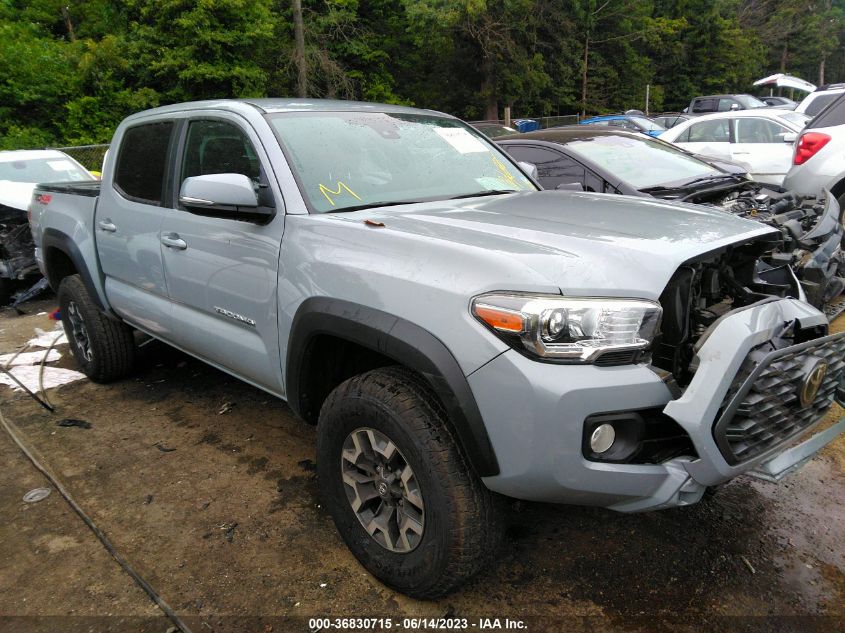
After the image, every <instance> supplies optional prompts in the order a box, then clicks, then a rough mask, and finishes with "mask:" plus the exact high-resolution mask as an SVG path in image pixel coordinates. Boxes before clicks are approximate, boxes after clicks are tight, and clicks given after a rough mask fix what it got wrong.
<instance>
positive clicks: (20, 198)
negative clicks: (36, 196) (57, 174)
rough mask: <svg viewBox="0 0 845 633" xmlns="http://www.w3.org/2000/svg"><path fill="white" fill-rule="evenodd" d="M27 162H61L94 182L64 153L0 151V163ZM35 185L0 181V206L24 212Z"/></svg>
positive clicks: (32, 183) (45, 150)
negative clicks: (76, 169)
mask: <svg viewBox="0 0 845 633" xmlns="http://www.w3.org/2000/svg"><path fill="white" fill-rule="evenodd" d="M28 160H57V161H62V162H64V163H65V164H66V165H67V164H70V165H72V166H73V167H75V168H78V170H79V171H80V172H81V173H84V174H86V175H87V176H88V178H89V179H91V180H94V176H93V175H91V172H89V171H88V170H87V169H85V167H83V166H82V165H80V164H79V162H77V161H76V160H74V159H73V158H72V157H71V156H68V155H67V154H65V153H64V152H60V151H59V150H55V149H22V150H18V149H16V150H8V151H5V152H3V151H0V163H11V162H15V161H28ZM56 179H60V178H56ZM54 180H55V179H54ZM35 185H36V183H34V182H17V181H11V180H2V179H0V205H3V206H6V207H11V208H13V209H19V210H21V211H25V210H26V208H27V207H28V206H29V202H30V199H31V198H32V191H33V190H34V189H35Z"/></svg>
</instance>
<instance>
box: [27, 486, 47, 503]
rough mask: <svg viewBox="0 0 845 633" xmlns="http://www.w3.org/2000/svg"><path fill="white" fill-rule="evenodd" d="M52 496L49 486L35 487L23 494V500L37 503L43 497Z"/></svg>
mask: <svg viewBox="0 0 845 633" xmlns="http://www.w3.org/2000/svg"><path fill="white" fill-rule="evenodd" d="M49 496H50V489H49V488H33V489H32V490H30V491H29V492H27V493H26V494H25V495H24V496H23V500H24V501H26V502H27V503H37V502H38V501H41V500H42V499H46V498H47V497H49Z"/></svg>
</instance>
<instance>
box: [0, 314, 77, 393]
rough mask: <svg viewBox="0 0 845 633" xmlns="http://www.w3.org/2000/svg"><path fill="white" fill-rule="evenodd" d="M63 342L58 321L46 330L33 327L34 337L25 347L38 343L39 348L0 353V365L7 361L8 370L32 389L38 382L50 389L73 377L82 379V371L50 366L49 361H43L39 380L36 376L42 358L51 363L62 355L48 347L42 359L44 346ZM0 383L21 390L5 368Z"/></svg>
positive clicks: (39, 369)
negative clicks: (0, 354)
mask: <svg viewBox="0 0 845 633" xmlns="http://www.w3.org/2000/svg"><path fill="white" fill-rule="evenodd" d="M64 344H67V337H66V336H65V334H64V331H63V330H62V326H61V324H58V323H57V324H56V328H55V329H53V330H50V331H46V332H45V331H44V330H42V329H40V328H35V338H33V339H30V340H29V342H28V345H29V347H40V348H42V349H41V351H39V350H35V351H31V352H22V353H20V354H18V355H17V356H16V357H15V353H14V352H10V353H6V354H3V355H2V356H0V367H5V366H6V365H7V364H9V362H10V361H11V366H10V367H9V368H8V371H9V372H11V374H12V375H13V376H14V377H15V378H17V379H18V380H19V381H20V382H21V383H23V384H24V385H25V386H26V388H27V389H29V390H30V391H32V392H33V393H35V392H38V391H39V390H40V389H41V387H42V385H43V387H44V389H52V388H54V387H60V386H62V385H66V384H68V383H71V382H76V381H77V380H83V379H84V378H85V374H82V373H80V372H78V371H73V370H72V369H63V368H61V367H51V366H49V365H44V368H43V381H42V380H41V379H40V377H41V375H42V368H41V363H42V361H43V362H45V363H54V362H56V361H57V360H59V359H61V357H62V355H61V353H60V352H59V351H58V350H56V349H51V350H50V351H49V353H48V354H47V359H46V360H44V350H46V349H48V348H50V347H51V346H55V345H64ZM0 385H6V386H9V387H11V388H12V389H14V390H16V391H22V389H21V387H20V385H18V384H17V383H16V382H15V381H14V380H13V379H12V378H11V377H10V376H9V375H8V374H6V373H5V372H0Z"/></svg>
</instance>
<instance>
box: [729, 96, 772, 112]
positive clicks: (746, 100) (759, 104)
mask: <svg viewBox="0 0 845 633" xmlns="http://www.w3.org/2000/svg"><path fill="white" fill-rule="evenodd" d="M734 99H736V100H737V101H739V102H740V103H741V104H742V107H743V108H746V109H749V110H750V109H751V108H768V107H769V105H768V104H767V103H765V102H763V101H760V100H759V99H758V98H757V97H752V96H751V95H736V96H735V97H734Z"/></svg>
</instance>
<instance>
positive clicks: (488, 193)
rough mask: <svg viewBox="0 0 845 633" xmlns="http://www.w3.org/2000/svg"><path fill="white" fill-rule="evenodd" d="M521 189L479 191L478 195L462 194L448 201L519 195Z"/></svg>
mask: <svg viewBox="0 0 845 633" xmlns="http://www.w3.org/2000/svg"><path fill="white" fill-rule="evenodd" d="M518 191H520V190H519V189H490V190H488V191H477V192H476V193H462V194H461V195H459V196H452V197H451V198H447V200H460V199H461V198H480V197H481V196H499V195H501V194H504V193H517V192H518Z"/></svg>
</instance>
